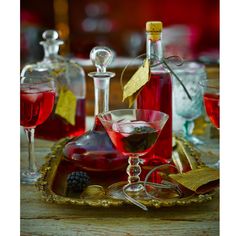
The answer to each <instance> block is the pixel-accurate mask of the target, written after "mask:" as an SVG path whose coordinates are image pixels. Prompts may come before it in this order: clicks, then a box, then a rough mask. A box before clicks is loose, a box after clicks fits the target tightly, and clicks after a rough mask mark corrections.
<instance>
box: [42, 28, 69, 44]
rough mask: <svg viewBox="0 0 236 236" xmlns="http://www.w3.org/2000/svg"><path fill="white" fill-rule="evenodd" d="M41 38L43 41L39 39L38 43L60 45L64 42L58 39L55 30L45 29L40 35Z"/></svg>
mask: <svg viewBox="0 0 236 236" xmlns="http://www.w3.org/2000/svg"><path fill="white" fill-rule="evenodd" d="M42 37H43V39H44V40H45V41H41V42H40V44H42V45H45V44H48V45H53V44H55V45H61V44H63V43H64V42H63V41H62V40H60V39H58V37H59V35H58V33H57V31H56V30H45V31H44V32H43V35H42Z"/></svg>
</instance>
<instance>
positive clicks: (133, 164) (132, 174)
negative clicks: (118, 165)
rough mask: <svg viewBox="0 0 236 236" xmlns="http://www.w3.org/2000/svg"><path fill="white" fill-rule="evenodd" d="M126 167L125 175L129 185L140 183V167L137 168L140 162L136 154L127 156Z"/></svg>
mask: <svg viewBox="0 0 236 236" xmlns="http://www.w3.org/2000/svg"><path fill="white" fill-rule="evenodd" d="M128 163H129V165H128V167H127V169H126V173H127V174H128V182H129V184H134V183H137V182H139V181H140V177H139V175H140V174H141V167H140V166H139V163H140V160H139V155H138V154H133V155H130V156H129V160H128Z"/></svg>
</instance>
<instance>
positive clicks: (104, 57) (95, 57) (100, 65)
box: [90, 46, 114, 73]
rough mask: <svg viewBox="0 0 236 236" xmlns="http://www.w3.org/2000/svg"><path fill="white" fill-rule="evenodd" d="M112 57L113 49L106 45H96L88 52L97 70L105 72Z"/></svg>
mask: <svg viewBox="0 0 236 236" xmlns="http://www.w3.org/2000/svg"><path fill="white" fill-rule="evenodd" d="M113 58H114V53H113V51H112V50H111V49H110V48H108V47H101V46H97V47H94V48H93V49H92V50H91V52H90V59H91V61H92V63H93V64H94V65H95V66H96V68H97V72H98V73H99V72H100V73H106V71H107V66H109V65H110V64H111V63H112V61H113Z"/></svg>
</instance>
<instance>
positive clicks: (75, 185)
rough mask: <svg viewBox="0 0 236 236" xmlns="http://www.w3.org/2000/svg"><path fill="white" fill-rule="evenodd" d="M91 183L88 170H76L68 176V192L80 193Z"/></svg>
mask: <svg viewBox="0 0 236 236" xmlns="http://www.w3.org/2000/svg"><path fill="white" fill-rule="evenodd" d="M89 183H90V178H89V176H88V175H87V173H86V172H83V171H75V172H72V173H70V174H69V175H68V177H67V193H80V192H82V191H83V190H84V189H85V188H86V187H87V186H88V185H89Z"/></svg>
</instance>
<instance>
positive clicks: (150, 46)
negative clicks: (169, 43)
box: [146, 32, 163, 62]
mask: <svg viewBox="0 0 236 236" xmlns="http://www.w3.org/2000/svg"><path fill="white" fill-rule="evenodd" d="M161 38H162V33H161V32H156V33H155V34H154V33H153V32H147V41H146V53H147V58H148V59H150V60H151V62H152V61H157V60H158V61H161V60H162V59H163V48H162V41H161Z"/></svg>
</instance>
